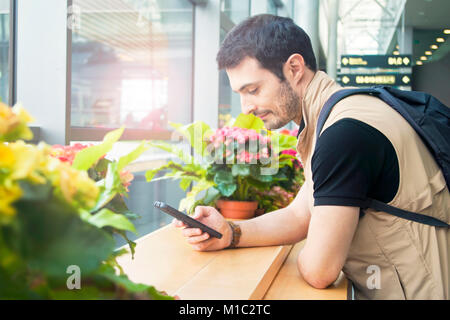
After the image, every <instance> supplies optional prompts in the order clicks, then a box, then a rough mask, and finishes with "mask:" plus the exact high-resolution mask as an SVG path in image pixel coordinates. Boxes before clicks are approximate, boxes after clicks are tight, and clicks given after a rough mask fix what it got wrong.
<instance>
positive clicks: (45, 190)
mask: <svg viewBox="0 0 450 320" xmlns="http://www.w3.org/2000/svg"><path fill="white" fill-rule="evenodd" d="M19 186H20V189H22V196H21V197H20V198H21V199H22V200H34V201H37V200H47V199H49V198H50V196H51V191H52V184H51V183H50V182H49V181H47V182H46V183H45V184H33V183H31V182H30V181H28V180H20V181H19Z"/></svg>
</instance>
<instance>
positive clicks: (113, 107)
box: [70, 0, 193, 131]
mask: <svg viewBox="0 0 450 320" xmlns="http://www.w3.org/2000/svg"><path fill="white" fill-rule="evenodd" d="M70 12H71V13H72V16H71V19H70V22H71V28H72V98H71V99H72V109H71V125H72V126H73V127H107V128H112V127H119V126H121V125H124V126H125V127H127V128H134V129H147V130H152V131H165V130H167V129H168V128H167V122H168V120H170V121H173V122H181V123H188V122H190V121H191V113H192V112H191V109H192V105H191V100H192V99H191V96H192V24H193V7H192V4H191V3H190V2H189V1H185V0H96V1H91V0H73V6H72V8H71V11H70Z"/></svg>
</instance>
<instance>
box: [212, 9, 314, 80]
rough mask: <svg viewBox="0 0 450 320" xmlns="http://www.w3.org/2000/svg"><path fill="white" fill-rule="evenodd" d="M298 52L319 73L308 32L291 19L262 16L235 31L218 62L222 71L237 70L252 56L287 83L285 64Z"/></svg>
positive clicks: (249, 19)
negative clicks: (284, 72)
mask: <svg viewBox="0 0 450 320" xmlns="http://www.w3.org/2000/svg"><path fill="white" fill-rule="evenodd" d="M294 53H298V54H300V55H302V56H303V59H304V60H305V64H306V66H307V67H308V68H309V69H311V70H312V71H314V72H315V71H317V64H316V58H315V57H314V52H313V49H312V45H311V40H310V38H309V36H308V35H307V34H306V32H305V31H304V30H303V29H302V28H300V27H299V26H298V25H296V24H295V23H294V21H292V19H290V18H285V17H279V16H274V15H271V14H261V15H256V16H253V17H250V18H248V19H246V20H244V21H242V22H241V23H239V24H238V25H236V26H235V27H234V28H233V29H231V31H230V32H229V33H228V34H227V36H226V37H225V40H224V41H223V43H222V45H221V47H220V50H219V52H218V53H217V63H218V65H219V69H225V68H233V67H235V66H237V65H238V64H239V63H240V62H241V61H242V60H243V59H244V58H245V57H252V58H255V59H256V60H258V61H259V63H260V65H261V66H262V67H263V68H265V69H268V70H269V71H271V72H273V73H274V74H275V75H276V76H277V77H278V78H280V80H282V81H283V80H285V77H284V74H283V64H284V63H285V62H286V61H287V59H288V58H289V57H290V56H291V55H292V54H294Z"/></svg>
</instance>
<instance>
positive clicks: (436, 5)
mask: <svg viewBox="0 0 450 320" xmlns="http://www.w3.org/2000/svg"><path fill="white" fill-rule="evenodd" d="M449 14H450V1H449V0H408V1H407V2H406V5H405V27H412V28H413V61H414V62H413V64H416V62H417V61H419V60H420V57H423V56H426V55H425V52H426V51H431V52H432V55H431V56H426V57H427V60H426V61H423V63H424V64H425V63H428V62H431V61H437V60H439V59H441V58H443V57H445V56H446V55H447V54H449V53H450V44H449V42H450V35H448V34H444V33H443V31H444V29H449V28H450V19H449ZM436 38H443V39H444V40H445V42H444V43H437V42H436ZM431 45H437V46H438V49H431V48H430V46H431Z"/></svg>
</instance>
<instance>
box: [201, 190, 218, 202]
mask: <svg viewBox="0 0 450 320" xmlns="http://www.w3.org/2000/svg"><path fill="white" fill-rule="evenodd" d="M219 197H220V191H219V190H218V189H216V188H215V187H213V188H209V189H208V190H207V191H206V195H205V197H204V198H203V199H202V202H203V204H205V205H211V204H212V202H214V201H215V200H217V199H218V198H219Z"/></svg>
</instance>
